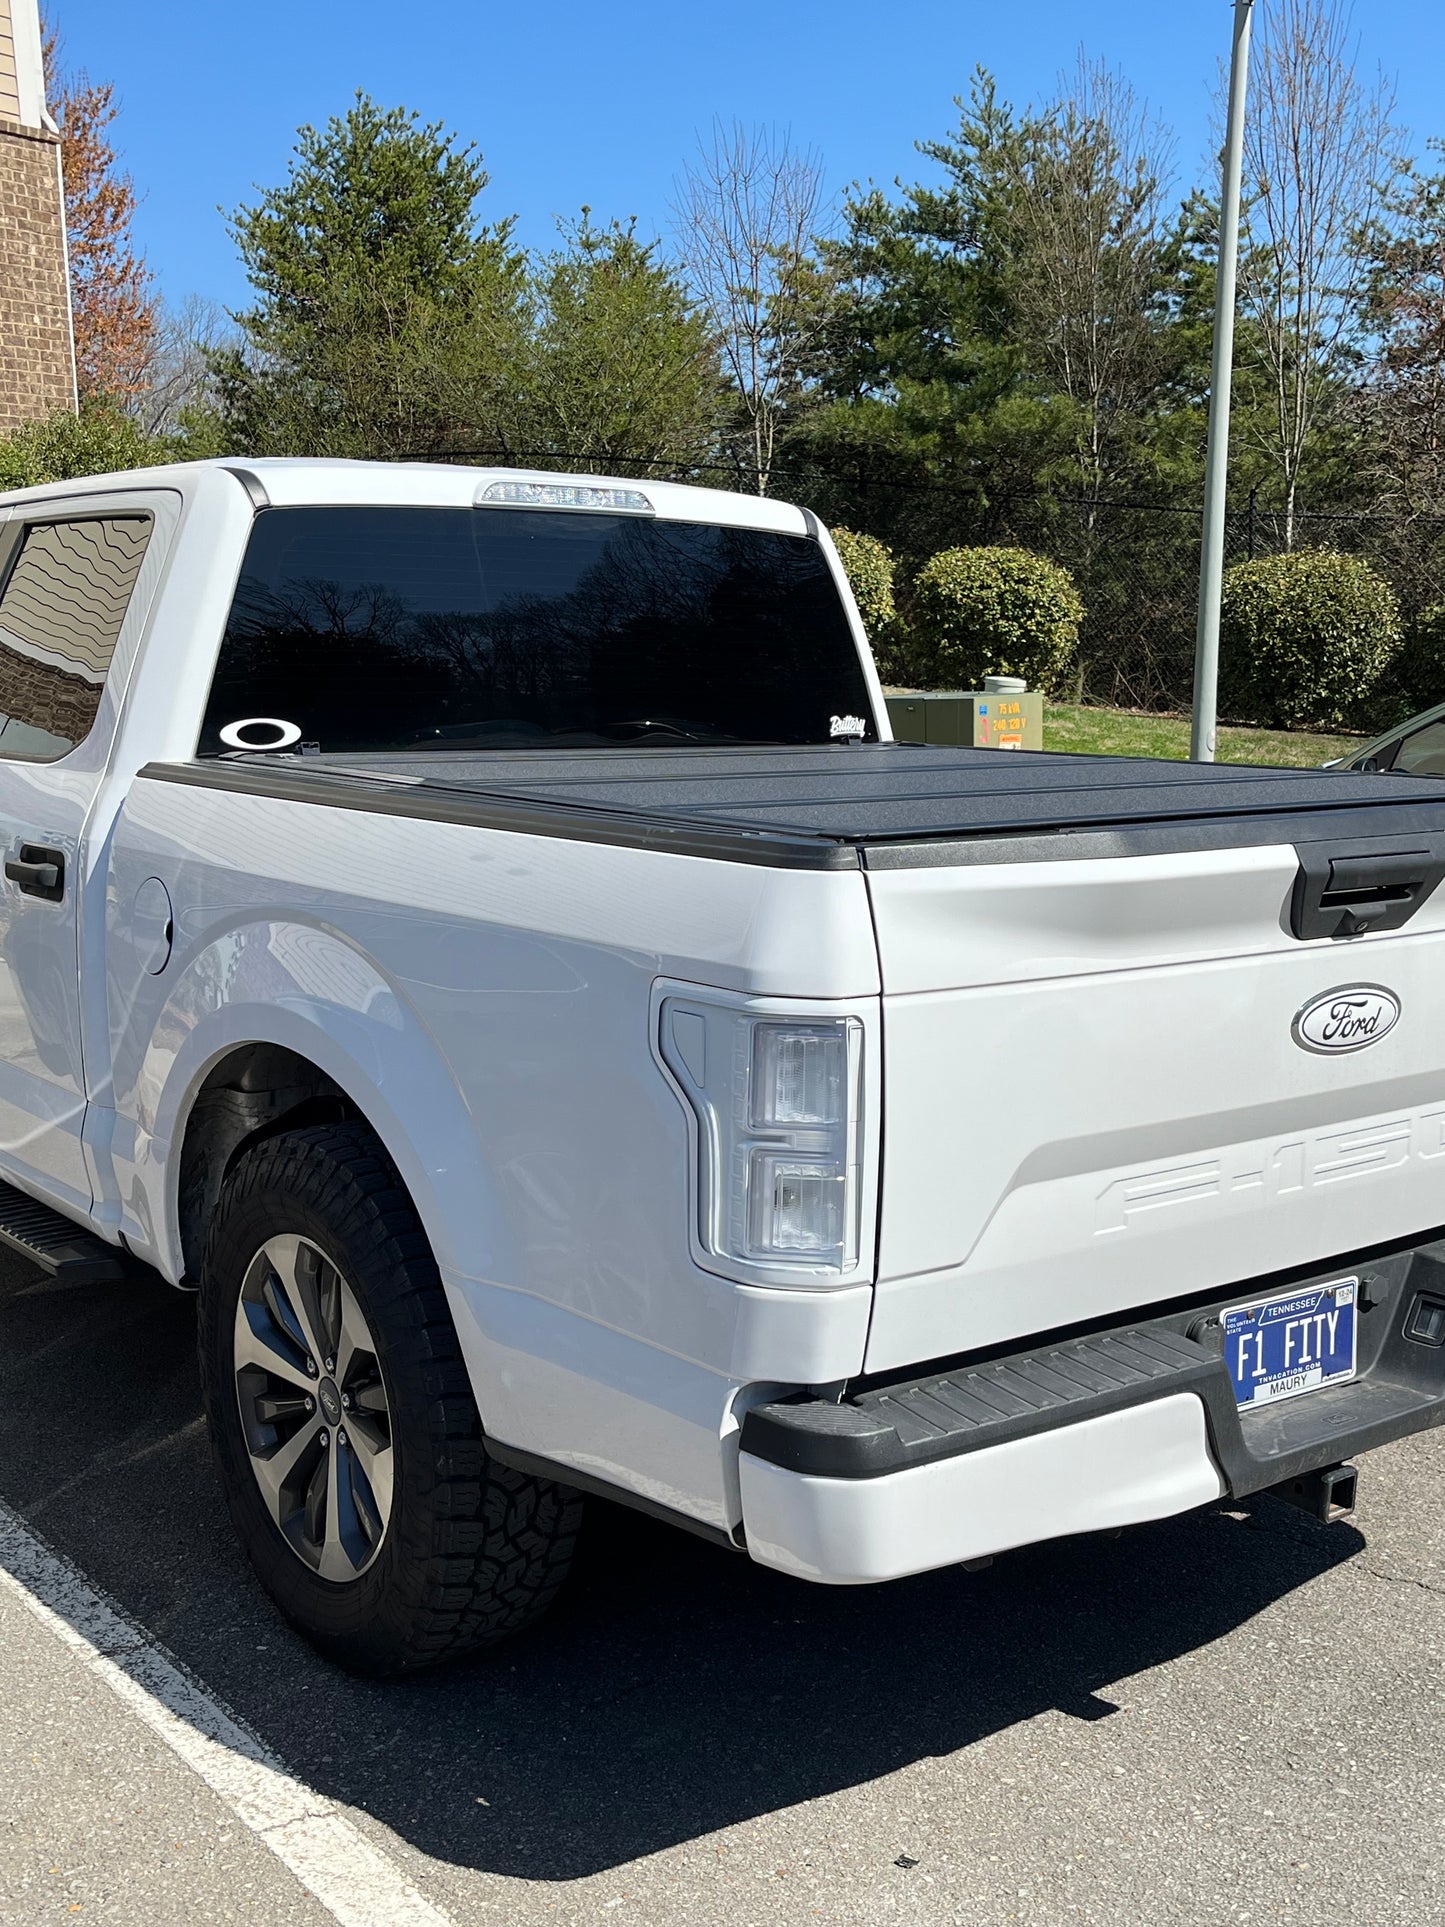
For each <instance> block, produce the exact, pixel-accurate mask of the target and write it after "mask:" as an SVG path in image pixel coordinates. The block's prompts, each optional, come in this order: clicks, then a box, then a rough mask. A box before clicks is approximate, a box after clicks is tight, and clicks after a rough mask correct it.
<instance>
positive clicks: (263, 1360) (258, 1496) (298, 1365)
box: [199, 1124, 581, 1673]
mask: <svg viewBox="0 0 1445 1927" xmlns="http://www.w3.org/2000/svg"><path fill="white" fill-rule="evenodd" d="M199 1343H200V1358H201V1379H202V1386H203V1389H204V1393H205V1401H206V1415H207V1419H208V1421H209V1425H210V1432H211V1440H212V1444H213V1446H214V1449H215V1455H216V1463H217V1467H218V1470H219V1472H220V1476H221V1481H222V1484H223V1486H224V1488H225V1493H226V1500H227V1503H228V1506H229V1508H230V1513H231V1518H232V1521H233V1523H234V1524H235V1527H236V1531H237V1533H238V1534H239V1536H240V1539H241V1542H242V1544H243V1545H244V1546H245V1548H246V1551H247V1553H248V1555H249V1557H250V1559H251V1563H252V1564H253V1566H254V1567H255V1568H256V1571H257V1573H258V1574H259V1576H260V1579H261V1582H262V1584H263V1585H264V1586H265V1587H266V1590H267V1591H268V1592H269V1593H270V1595H271V1597H272V1599H273V1600H274V1601H275V1602H276V1604H277V1606H279V1608H280V1609H281V1611H282V1612H283V1613H284V1614H285V1616H286V1618H287V1619H288V1620H290V1622H291V1624H292V1625H293V1626H295V1627H296V1628H297V1630H298V1631H299V1632H301V1633H302V1634H304V1635H305V1637H306V1638H307V1639H309V1640H310V1641H311V1642H312V1644H313V1645H315V1646H317V1647H318V1648H319V1649H320V1650H321V1651H322V1652H324V1653H325V1654H327V1656H328V1657H330V1658H333V1659H336V1660H338V1661H340V1662H341V1663H342V1664H343V1665H346V1666H349V1667H351V1668H352V1669H353V1670H354V1671H357V1672H364V1673H390V1672H398V1671H402V1670H404V1669H406V1668H409V1667H414V1666H424V1665H431V1664H434V1663H435V1662H436V1661H438V1660H443V1659H450V1658H453V1657H454V1656H456V1655H457V1654H459V1653H462V1652H466V1651H468V1650H470V1649H471V1648H473V1647H476V1646H482V1645H488V1644H491V1643H493V1642H494V1641H496V1640H499V1639H502V1638H505V1637H506V1635H507V1634H509V1633H512V1632H515V1631H517V1630H518V1629H519V1628H521V1627H522V1626H524V1625H526V1624H528V1623H529V1622H530V1621H531V1620H533V1619H535V1618H536V1617H537V1616H538V1615H539V1614H540V1613H541V1612H543V1611H545V1609H546V1608H547V1606H548V1605H550V1603H551V1601H552V1599H553V1597H554V1595H555V1594H556V1591H557V1589H558V1587H559V1586H560V1585H561V1583H562V1580H563V1578H564V1577H565V1575H566V1572H567V1568H568V1565H569V1564H570V1561H571V1555H572V1548H573V1545H574V1542H575V1539H576V1535H577V1529H578V1525H579V1523H580V1518H581V1500H580V1498H579V1497H578V1495H577V1494H576V1493H574V1492H572V1491H571V1490H570V1489H569V1488H568V1487H566V1486H560V1485H556V1484H553V1483H552V1482H551V1481H549V1480H545V1479H534V1478H531V1477H528V1476H527V1475H526V1474H524V1473H520V1472H515V1471H513V1470H511V1469H510V1468H509V1467H506V1466H502V1465H499V1464H497V1463H496V1462H495V1461H494V1460H493V1459H491V1458H489V1456H488V1454H487V1451H486V1447H485V1444H484V1442H483V1438H482V1428H481V1421H480V1419H479V1417H478V1414H477V1408H476V1403H475V1401H474V1399H473V1397H472V1391H471V1385H470V1382H469V1380H468V1377H467V1372H466V1367H465V1365H464V1364H463V1361H462V1357H461V1350H460V1347H459V1346H458V1343H457V1337H456V1331H455V1329H454V1327H453V1325H452V1321H451V1315H450V1313H449V1311H448V1309H447V1304H446V1297H445V1294H444V1292H443V1290H442V1285H441V1280H440V1278H439V1276H438V1274H437V1269H436V1263H435V1261H434V1259H433V1258H432V1255H431V1250H430V1247H429V1246H428V1244H427V1241H426V1237H425V1234H424V1233H423V1231H422V1229H421V1225H420V1223H419V1221H418V1219H417V1216H416V1212H415V1209H414V1208H413V1206H412V1203H411V1200H410V1198H409V1197H408V1196H407V1194H406V1191H405V1189H404V1188H403V1186H402V1183H401V1180H400V1178H399V1177H398V1176H397V1174H396V1171H395V1169H394V1167H393V1166H392V1164H391V1162H390V1160H389V1159H388V1158H387V1157H386V1155H385V1153H384V1152H383V1151H382V1149H381V1147H380V1146H379V1145H378V1143H377V1141H376V1139H375V1138H374V1137H373V1136H372V1135H371V1133H370V1132H369V1131H368V1130H366V1128H365V1127H364V1126H362V1125H357V1124H335V1125H319V1126H315V1127H313V1128H310V1129H306V1130H300V1131H293V1132H288V1133H286V1134H285V1135H283V1136H280V1137H275V1138H270V1139H268V1140H266V1141H265V1142H264V1143H262V1144H260V1145H258V1146H257V1147H256V1148H255V1149H254V1150H252V1151H249V1152H247V1153H246V1154H245V1155H244V1156H243V1157H242V1158H241V1159H240V1160H239V1161H238V1162H237V1164H236V1166H235V1168H234V1169H233V1170H232V1172H231V1173H230V1175H229V1176H228V1178H227V1180H226V1184H225V1187H224V1189H223V1190H222V1193H221V1199H220V1204H219V1207H218V1209H217V1212H216V1216H215V1219H214V1221H213V1224H212V1227H211V1233H210V1237H209V1240H208V1242H207V1246H206V1255H205V1260H204V1263H203V1265H202V1270H201V1302H200V1319H199Z"/></svg>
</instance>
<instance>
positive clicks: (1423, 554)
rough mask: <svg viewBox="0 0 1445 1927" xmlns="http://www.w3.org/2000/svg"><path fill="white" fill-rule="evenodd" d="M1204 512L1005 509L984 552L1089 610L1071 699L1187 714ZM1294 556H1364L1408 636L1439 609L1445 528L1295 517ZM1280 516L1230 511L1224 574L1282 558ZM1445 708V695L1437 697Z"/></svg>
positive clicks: (1121, 506)
mask: <svg viewBox="0 0 1445 1927" xmlns="http://www.w3.org/2000/svg"><path fill="white" fill-rule="evenodd" d="M1200 524H1201V517H1200V511H1199V510H1198V509H1197V508H1194V507H1190V508H1182V507H1177V506H1174V505H1164V504H1151V503H1109V504H1100V505H1093V506H1089V507H1085V506H1084V505H1081V504H1066V503H1059V502H1053V503H1050V504H1047V505H1039V504H1034V503H1022V504H1012V503H1010V504H1004V505H1002V506H1001V512H1000V515H999V523H998V532H997V533H996V534H994V535H991V536H990V538H989V539H990V540H995V541H1011V542H1014V541H1016V542H1019V543H1020V544H1022V546H1024V547H1026V548H1034V549H1037V550H1038V551H1039V553H1041V554H1043V555H1047V556H1049V557H1050V558H1051V559H1052V560H1054V561H1056V562H1061V563H1063V564H1064V566H1065V567H1066V568H1068V569H1069V570H1070V571H1071V572H1072V574H1073V576H1074V579H1075V581H1076V582H1077V584H1078V586H1079V591H1080V594H1081V595H1082V597H1083V600H1084V608H1085V618H1084V626H1083V631H1082V634H1081V636H1080V645H1079V658H1078V668H1077V672H1076V682H1075V690H1074V694H1075V696H1076V697H1077V698H1078V699H1079V700H1081V701H1084V702H1095V703H1107V704H1109V705H1111V706H1114V707H1116V708H1122V709H1144V710H1156V711H1181V710H1183V711H1187V710H1188V709H1189V707H1190V705H1191V701H1192V697H1193V686H1194V633H1195V614H1196V600H1197V595H1198V588H1199V542H1200ZM1293 547H1294V548H1295V549H1332V550H1336V551H1339V552H1340V553H1342V554H1347V555H1355V556H1359V557H1360V558H1361V559H1362V560H1364V561H1366V562H1368V563H1369V564H1370V565H1371V566H1372V567H1373V568H1374V569H1376V570H1377V571H1378V572H1379V574H1380V575H1382V576H1383V577H1384V578H1385V580H1386V581H1387V582H1389V583H1390V585H1391V586H1392V587H1393V589H1394V591H1395V593H1396V595H1397V597H1398V598H1399V602H1400V611H1401V615H1402V617H1403V619H1404V622H1405V624H1406V626H1407V628H1408V626H1409V624H1410V622H1411V620H1412V618H1414V617H1415V616H1417V615H1419V614H1420V613H1421V612H1422V611H1423V610H1425V609H1427V608H1429V607H1431V606H1432V605H1433V604H1435V603H1438V602H1441V601H1445V519H1441V518H1434V517H1423V516H1422V517H1409V518H1407V517H1395V516H1388V515H1379V514H1365V513H1360V514H1351V513H1340V512H1311V511H1308V510H1305V511H1297V513H1296V515H1295V524H1294V541H1293ZM1285 548H1286V542H1285V521H1284V516H1283V514H1282V513H1280V512H1278V511H1277V510H1275V509H1272V508H1266V507H1264V506H1263V505H1261V503H1260V502H1259V500H1258V497H1257V496H1255V497H1253V498H1252V499H1251V500H1250V501H1249V502H1248V503H1247V504H1246V505H1245V506H1243V507H1241V508H1236V509H1232V510H1230V512H1229V513H1228V515H1227V517H1226V523H1225V558H1224V559H1225V567H1226V568H1228V567H1229V566H1230V565H1231V564H1232V563H1235V562H1242V561H1246V560H1252V559H1253V558H1254V557H1256V556H1267V555H1278V554H1282V553H1283V552H1284V551H1285ZM1441 694H1442V696H1445V689H1442V691H1441Z"/></svg>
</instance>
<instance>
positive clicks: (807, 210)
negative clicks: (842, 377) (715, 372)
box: [673, 121, 831, 495]
mask: <svg viewBox="0 0 1445 1927" xmlns="http://www.w3.org/2000/svg"><path fill="white" fill-rule="evenodd" d="M830 211H831V210H830V209H829V207H828V204H827V202H826V200H825V197H824V192H823V168H822V163H821V161H820V160H819V158H818V156H817V155H816V154H815V153H814V152H813V151H812V150H811V149H802V148H797V147H794V146H793V144H792V140H791V138H790V136H789V135H788V134H787V132H786V131H784V132H779V131H777V130H776V129H769V128H752V129H747V128H745V127H744V126H743V125H742V123H741V122H739V121H734V122H733V123H732V124H731V125H730V126H724V124H723V123H722V122H721V121H715V122H714V123H713V129H712V138H711V142H710V143H708V144H704V143H701V142H700V143H699V146H698V155H697V159H696V160H695V161H694V162H693V163H692V165H690V166H689V167H688V168H687V169H686V170H685V172H684V175H683V178H682V180H681V182H680V183H679V184H678V186H677V189H676V198H675V201H674V204H673V218H674V222H675V225H676V229H677V237H678V246H679V252H680V254H681V256H682V259H683V263H684V265H685V267H686V269H687V273H688V277H689V280H690V281H691V283H692V287H693V290H694V292H695V294H696V295H697V298H698V300H699V302H700V303H701V305H702V308H703V310H704V312H705V313H706V315H707V317H708V319H709V322H710V324H711V326H712V328H713V330H714V332H715V334H716V336H717V340H718V348H719V353H720V356H721V359H722V364H723V367H724V369H725V371H726V372H727V374H728V376H729V377H730V378H731V380H732V382H733V384H734V386H735V387H736V389H737V391H738V394H739V396H740V398H741V403H742V408H743V412H744V416H745V419H746V422H747V427H748V440H749V453H750V456H751V464H752V468H753V471H754V474H755V477H756V485H757V490H758V493H759V494H760V495H765V494H766V493H767V491H768V480H769V475H770V472H771V469H772V464H773V455H774V450H775V448H776V443H777V435H778V429H779V426H780V424H781V421H782V418H783V414H784V411H785V409H786V407H787V403H788V400H789V398H790V396H792V395H794V394H795V393H796V392H797V389H798V387H799V384H800V380H801V370H802V367H803V365H804V363H805V361H806V359H807V356H808V352H809V349H810V348H811V346H812V340H813V336H814V334H815V332H816V331H817V329H818V328H819V327H821V325H822V321H823V314H822V310H821V306H820V304H818V303H817V302H816V301H810V300H809V299H808V286H809V282H810V277H811V275H812V273H813V272H814V271H813V269H812V263H811V251H812V243H813V240H814V237H815V236H816V235H817V233H818V230H819V228H820V227H821V226H822V225H824V224H825V221H826V219H827V217H828V215H829V214H830Z"/></svg>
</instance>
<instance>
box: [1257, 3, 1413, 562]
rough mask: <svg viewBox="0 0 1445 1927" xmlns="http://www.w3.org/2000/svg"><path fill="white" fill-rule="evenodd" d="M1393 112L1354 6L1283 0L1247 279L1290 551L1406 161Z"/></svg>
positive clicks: (1273, 37) (1261, 121) (1275, 20)
mask: <svg viewBox="0 0 1445 1927" xmlns="http://www.w3.org/2000/svg"><path fill="white" fill-rule="evenodd" d="M1394 106H1395V102H1394V95H1393V92H1392V90H1391V89H1390V87H1388V86H1387V85H1386V83H1385V82H1384V80H1383V79H1380V80H1377V81H1376V82H1375V84H1374V85H1373V86H1368V85H1366V84H1365V83H1364V82H1363V81H1362V80H1361V79H1360V77H1359V75H1358V73H1357V71H1356V67H1355V54H1354V49H1353V47H1352V46H1351V44H1350V40H1349V13H1348V10H1347V7H1346V5H1345V4H1344V0H1275V4H1274V6H1273V8H1272V11H1271V12H1270V13H1269V14H1268V15H1267V16H1266V19H1265V23H1264V32H1263V34H1262V36H1261V38H1260V41H1259V43H1258V45H1257V51H1256V58H1255V61H1254V64H1253V69H1252V72H1251V75H1250V105H1249V111H1248V114H1247V116H1246V120H1245V131H1244V144H1245V151H1244V167H1245V193H1246V197H1247V201H1246V208H1245V213H1244V217H1243V235H1242V246H1241V250H1240V283H1241V289H1242V293H1243V297H1244V302H1245V305H1246V308H1247V310H1248V312H1249V313H1250V315H1251V316H1252V318H1253V321H1254V323H1255V327H1254V330H1253V334H1254V338H1255V339H1256V341H1257V343H1258V350H1257V352H1258V356H1259V360H1260V363H1261V366H1262V370H1263V373H1264V374H1265V376H1266V378H1267V381H1268V385H1269V396H1270V409H1269V414H1268V429H1267V434H1266V436H1265V437H1264V440H1265V446H1266V448H1267V451H1268V453H1269V454H1270V456H1271V457H1272V458H1273V459H1274V460H1275V461H1277V463H1278V464H1279V471H1280V478H1281V483H1282V488H1283V495H1284V535H1285V544H1286V546H1287V547H1289V546H1292V544H1293V541H1294V527H1295V512H1296V502H1297V497H1298V491H1299V479H1300V470H1301V467H1302V464H1303V461H1304V458H1305V454H1306V451H1307V449H1308V446H1309V443H1310V438H1311V435H1312V433H1313V432H1314V430H1315V429H1316V427H1317V426H1318V424H1319V423H1320V421H1321V419H1322V416H1323V413H1324V411H1325V409H1326V408H1327V407H1328V405H1329V402H1330V401H1331V399H1332V397H1333V395H1334V393H1335V390H1336V386H1337V383H1338V380H1339V377H1340V375H1341V373H1342V372H1343V369H1344V367H1345V364H1346V362H1347V360H1348V358H1349V355H1350V352H1351V350H1352V348H1353V347H1355V346H1356V345H1357V339H1358V337H1357V333H1356V330H1357V329H1358V326H1359V316H1360V308H1359V289H1360V285H1361V280H1362V277H1363V274H1364V270H1365V258H1366V251H1367V248H1368V241H1367V236H1368V233H1369V231H1370V228H1371V226H1372V224H1373V223H1374V222H1375V221H1376V219H1377V217H1378V216H1379V213H1380V211H1381V207H1382V205H1383V202H1384V200H1385V197H1386V195H1387V192H1388V187H1389V183H1390V181H1391V179H1392V178H1393V177H1394V176H1395V175H1396V174H1397V173H1398V172H1399V169H1400V166H1401V164H1402V157H1401V149H1400V140H1399V136H1398V135H1397V133H1396V130H1395V126H1394V120H1393V115H1394Z"/></svg>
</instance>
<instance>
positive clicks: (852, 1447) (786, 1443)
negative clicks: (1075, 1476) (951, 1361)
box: [742, 1325, 1221, 1479]
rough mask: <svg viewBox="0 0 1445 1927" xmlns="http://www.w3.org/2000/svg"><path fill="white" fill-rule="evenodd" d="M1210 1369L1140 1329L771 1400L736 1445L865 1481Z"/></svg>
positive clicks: (1171, 1341) (1128, 1399) (1192, 1386)
mask: <svg viewBox="0 0 1445 1927" xmlns="http://www.w3.org/2000/svg"><path fill="white" fill-rule="evenodd" d="M1220 1372H1221V1366H1220V1364H1219V1361H1218V1359H1217V1358H1215V1357H1213V1356H1212V1355H1211V1354H1210V1353H1209V1352H1208V1351H1206V1350H1205V1349H1204V1347H1203V1346H1202V1345H1197V1344H1195V1342H1194V1340H1193V1339H1191V1338H1186V1337H1183V1336H1181V1335H1180V1334H1178V1333H1175V1332H1161V1331H1159V1330H1158V1329H1157V1328H1151V1327H1148V1326H1142V1325H1141V1326H1136V1327H1131V1328H1130V1329H1128V1330H1127V1331H1121V1332H1110V1333H1108V1334H1106V1335H1104V1336H1102V1337H1096V1338H1080V1339H1076V1340H1075V1341H1074V1342H1073V1343H1072V1344H1064V1345H1053V1346H1050V1347H1048V1348H1047V1349H1046V1350H1042V1351H1037V1352H1026V1353H1022V1354H1020V1355H1019V1356H1018V1357H1015V1358H1005V1359H998V1360H995V1361H994V1362H993V1363H992V1364H988V1365H975V1366H972V1367H967V1366H960V1367H957V1368H955V1369H954V1370H952V1371H948V1372H940V1373H938V1374H936V1375H932V1376H930V1377H927V1378H915V1379H907V1380H903V1381H901V1382H899V1383H897V1384H892V1385H884V1386H880V1387H878V1388H877V1389H875V1390H873V1391H867V1392H859V1393H857V1394H855V1396H854V1397H852V1398H850V1399H848V1400H847V1401H846V1402H844V1403H843V1404H841V1405H828V1404H824V1403H823V1402H822V1401H821V1400H816V1399H803V1400H799V1401H796V1402H794V1401H791V1400H780V1401H779V1402H778V1403H777V1404H774V1405H760V1406H756V1407H754V1409H753V1410H752V1411H750V1412H749V1413H748V1414H747V1417H746V1418H745V1419H744V1421H743V1434H742V1449H743V1450H744V1451H745V1452H752V1453H754V1454H756V1456H757V1457H759V1458H765V1459H769V1460H771V1461H772V1463H773V1464H775V1465H782V1466H785V1467H786V1468H787V1469H788V1470H789V1471H791V1472H811V1473H816V1474H818V1475H820V1476H822V1477H827V1478H834V1479H838V1478H844V1479H847V1478H852V1479H866V1478H874V1477H877V1476H878V1475H879V1474H880V1473H884V1472H898V1471H902V1470H903V1469H904V1468H905V1467H906V1466H910V1465H927V1464H928V1463H929V1462H930V1461H931V1460H933V1459H950V1458H956V1457H958V1455H959V1454H960V1453H963V1452H976V1451H979V1450H981V1449H982V1448H984V1447H986V1446H990V1445H1003V1444H1006V1443H1007V1442H1008V1441H1009V1440H1010V1439H1018V1438H1027V1437H1028V1436H1029V1435H1030V1434H1031V1433H1034V1432H1046V1431H1053V1430H1054V1429H1055V1428H1056V1427H1058V1426H1061V1425H1072V1424H1074V1423H1075V1422H1076V1421H1078V1420H1080V1419H1087V1418H1095V1417H1097V1416H1098V1415H1099V1414H1101V1413H1103V1412H1113V1411H1118V1410H1120V1409H1122V1408H1123V1407H1125V1406H1129V1405H1138V1404H1140V1403H1142V1402H1143V1400H1144V1399H1154V1398H1165V1397H1167V1396H1168V1395H1169V1393H1171V1392H1202V1391H1203V1389H1204V1386H1205V1384H1206V1382H1207V1381H1208V1380H1210V1379H1213V1378H1216V1377H1218V1376H1219V1375H1220Z"/></svg>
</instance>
